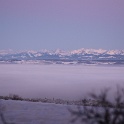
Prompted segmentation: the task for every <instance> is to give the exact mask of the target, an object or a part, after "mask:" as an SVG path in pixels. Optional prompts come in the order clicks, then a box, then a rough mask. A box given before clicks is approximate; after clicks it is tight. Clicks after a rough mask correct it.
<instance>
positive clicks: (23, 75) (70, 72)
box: [0, 64, 124, 99]
mask: <svg viewBox="0 0 124 124" xmlns="http://www.w3.org/2000/svg"><path fill="white" fill-rule="evenodd" d="M117 84H119V85H120V86H124V66H113V65H90V66H89V65H35V64H0V95H9V94H18V95H20V96H22V97H29V98H45V97H47V98H61V99H80V98H82V97H83V96H85V94H86V93H88V92H95V91H100V90H101V89H103V88H105V87H110V88H112V89H115V88H116V85H117Z"/></svg>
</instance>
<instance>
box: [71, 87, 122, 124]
mask: <svg viewBox="0 0 124 124" xmlns="http://www.w3.org/2000/svg"><path fill="white" fill-rule="evenodd" d="M108 91H109V89H105V90H103V91H101V93H100V94H98V95H97V94H95V93H90V97H91V98H92V99H94V100H95V101H98V103H99V104H98V105H97V106H78V107H77V109H76V110H72V109H69V111H70V113H71V115H72V120H71V122H72V123H74V122H76V121H77V120H80V121H81V122H82V124H124V89H122V88H120V87H117V92H116V93H115V96H114V101H112V100H109V99H108Z"/></svg>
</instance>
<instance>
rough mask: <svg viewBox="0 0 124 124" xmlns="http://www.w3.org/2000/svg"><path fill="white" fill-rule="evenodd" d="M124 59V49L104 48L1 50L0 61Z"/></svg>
mask: <svg viewBox="0 0 124 124" xmlns="http://www.w3.org/2000/svg"><path fill="white" fill-rule="evenodd" d="M22 60H25V61H29V60H32V61H36V60H45V61H57V62H58V61H59V63H60V61H61V62H62V61H64V62H65V61H71V62H72V61H78V62H81V61H88V63H89V62H90V63H92V62H91V61H109V62H110V61H113V62H115V61H116V62H117V61H119V62H120V61H124V50H104V49H84V48H81V49H77V50H70V51H64V50H60V49H56V50H46V49H45V50H40V51H34V50H27V51H26V50H24V51H14V50H0V61H22Z"/></svg>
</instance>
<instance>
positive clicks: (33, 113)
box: [0, 100, 80, 124]
mask: <svg viewBox="0 0 124 124" xmlns="http://www.w3.org/2000/svg"><path fill="white" fill-rule="evenodd" d="M0 106H4V109H3V114H4V117H5V119H6V121H7V122H11V123H12V122H13V123H15V124H71V123H70V120H71V115H70V113H69V111H68V108H69V107H73V108H74V107H75V106H67V105H57V104H52V103H40V102H35V103H34V102H25V101H12V100H0ZM0 124H2V122H1V120H0ZM76 124H80V122H76Z"/></svg>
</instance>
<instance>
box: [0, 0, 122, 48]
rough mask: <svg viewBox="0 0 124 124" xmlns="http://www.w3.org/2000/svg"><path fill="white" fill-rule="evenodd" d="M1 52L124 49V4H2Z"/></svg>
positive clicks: (33, 0)
mask: <svg viewBox="0 0 124 124" xmlns="http://www.w3.org/2000/svg"><path fill="white" fill-rule="evenodd" d="M0 35H1V36H0V49H14V50H23V49H34V50H40V49H45V48H46V49H57V48H60V49H65V50H68V49H69V50H70V49H78V48H82V47H83V48H96V49H98V48H103V49H124V0H0Z"/></svg>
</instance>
